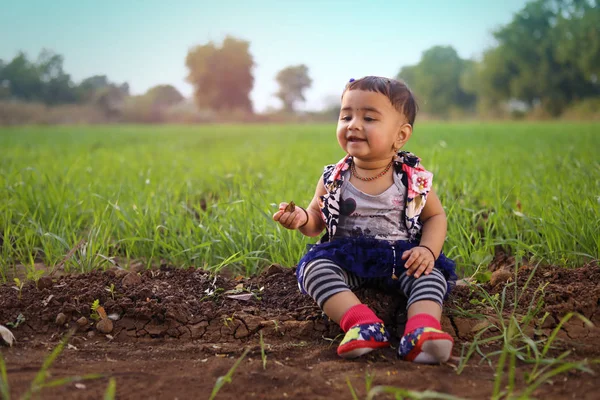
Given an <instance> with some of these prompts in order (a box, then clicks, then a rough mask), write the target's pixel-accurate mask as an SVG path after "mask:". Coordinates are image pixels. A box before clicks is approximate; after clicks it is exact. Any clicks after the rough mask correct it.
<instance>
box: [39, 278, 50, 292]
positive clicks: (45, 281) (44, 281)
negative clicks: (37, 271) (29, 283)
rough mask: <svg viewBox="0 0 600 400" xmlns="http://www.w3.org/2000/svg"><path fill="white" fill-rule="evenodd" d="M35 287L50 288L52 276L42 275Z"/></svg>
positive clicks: (40, 288)
mask: <svg viewBox="0 0 600 400" xmlns="http://www.w3.org/2000/svg"><path fill="white" fill-rule="evenodd" d="M37 287H38V289H39V290H43V289H50V288H51V287H52V278H51V277H49V276H42V277H41V278H40V279H39V280H38V281H37Z"/></svg>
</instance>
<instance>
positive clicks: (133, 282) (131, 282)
mask: <svg viewBox="0 0 600 400" xmlns="http://www.w3.org/2000/svg"><path fill="white" fill-rule="evenodd" d="M140 283H142V277H141V276H139V275H138V274H137V273H136V272H133V271H132V272H129V273H128V274H127V275H125V277H124V278H123V280H122V281H121V284H122V285H123V287H127V286H137V285H139V284H140Z"/></svg>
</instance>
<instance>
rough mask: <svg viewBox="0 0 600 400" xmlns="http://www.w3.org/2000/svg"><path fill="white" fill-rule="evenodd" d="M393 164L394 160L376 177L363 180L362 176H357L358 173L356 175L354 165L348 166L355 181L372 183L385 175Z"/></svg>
mask: <svg viewBox="0 0 600 400" xmlns="http://www.w3.org/2000/svg"><path fill="white" fill-rule="evenodd" d="M393 163H394V160H392V161H390V163H389V164H388V165H387V167H385V169H384V170H383V171H381V172H380V173H378V174H377V175H375V176H371V177H369V178H363V177H362V176H359V175H358V173H356V165H355V164H354V163H352V165H351V166H350V170H351V171H352V175H354V177H355V178H356V179H360V180H361V181H365V182H368V181H374V180H375V179H377V178H381V177H382V176H383V175H385V174H386V172H388V171H389V169H390V167H391V166H392V164H393Z"/></svg>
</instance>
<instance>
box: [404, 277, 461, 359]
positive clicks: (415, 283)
mask: <svg viewBox="0 0 600 400" xmlns="http://www.w3.org/2000/svg"><path fill="white" fill-rule="evenodd" d="M400 279H401V281H400V287H401V289H402V291H403V292H404V294H405V295H406V296H407V297H408V321H407V323H406V328H405V330H404V335H403V336H402V339H401V341H400V347H399V349H398V354H399V355H400V356H401V357H402V358H404V359H405V360H408V361H414V362H418V363H425V364H437V363H440V362H446V361H448V359H449V358H450V355H451V353H452V345H453V343H454V340H453V339H452V336H450V335H448V334H447V333H445V332H443V331H442V330H441V324H440V319H441V317H442V303H443V301H444V296H445V294H446V290H447V285H446V279H445V278H444V276H443V274H442V273H441V272H440V271H439V270H437V269H434V270H433V271H432V272H431V274H429V275H421V276H420V277H419V278H414V277H413V276H406V275H405V274H404V275H403V276H402V277H401V278H400Z"/></svg>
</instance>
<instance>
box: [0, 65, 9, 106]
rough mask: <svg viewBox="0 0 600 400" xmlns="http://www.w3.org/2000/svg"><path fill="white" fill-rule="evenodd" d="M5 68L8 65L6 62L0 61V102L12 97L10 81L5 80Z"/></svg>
mask: <svg viewBox="0 0 600 400" xmlns="http://www.w3.org/2000/svg"><path fill="white" fill-rule="evenodd" d="M5 66H6V64H5V63H4V60H2V59H0V100H2V99H7V98H8V97H10V89H9V84H10V81H9V80H8V79H5V78H3V76H4V75H3V70H4V67H5Z"/></svg>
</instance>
